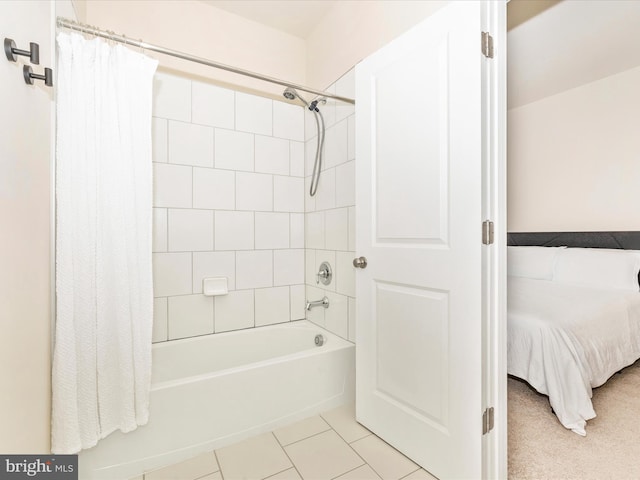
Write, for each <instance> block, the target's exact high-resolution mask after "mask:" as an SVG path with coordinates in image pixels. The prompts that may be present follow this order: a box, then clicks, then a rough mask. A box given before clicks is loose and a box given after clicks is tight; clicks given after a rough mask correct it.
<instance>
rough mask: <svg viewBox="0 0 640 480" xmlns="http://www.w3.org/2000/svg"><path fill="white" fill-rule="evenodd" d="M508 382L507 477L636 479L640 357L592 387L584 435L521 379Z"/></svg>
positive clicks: (639, 459) (639, 451) (638, 473)
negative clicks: (593, 414) (591, 409)
mask: <svg viewBox="0 0 640 480" xmlns="http://www.w3.org/2000/svg"><path fill="white" fill-rule="evenodd" d="M508 388H509V394H508V398H509V415H508V416H509V478H510V479H540V480H542V479H544V480H550V479H562V480H565V479H580V480H583V479H598V480H603V479H615V480H621V479H640V360H639V361H638V362H636V363H634V364H633V365H632V366H630V367H628V368H626V369H624V370H623V371H622V373H620V374H616V375H614V376H613V377H612V378H610V379H609V381H608V382H607V383H606V384H604V385H603V386H602V387H600V388H597V389H595V390H594V393H593V399H592V400H593V406H594V408H595V411H596V414H597V415H598V416H597V417H596V418H594V419H593V420H589V421H588V422H587V436H586V437H581V436H579V435H576V434H575V433H573V432H571V431H569V430H567V429H565V428H564V427H563V426H562V425H560V423H559V422H558V420H557V418H556V416H555V415H554V414H553V413H551V409H550V407H549V401H548V399H547V397H546V396H544V395H540V394H538V393H537V392H536V391H535V390H533V389H532V388H531V387H529V385H528V384H526V383H525V382H522V381H520V380H516V379H513V378H509V382H508Z"/></svg>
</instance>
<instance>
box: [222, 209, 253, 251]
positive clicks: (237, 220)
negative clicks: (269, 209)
mask: <svg viewBox="0 0 640 480" xmlns="http://www.w3.org/2000/svg"><path fill="white" fill-rule="evenodd" d="M215 222H216V226H215V249H216V250H218V251H220V250H253V248H254V242H253V240H254V228H253V227H254V225H253V222H254V220H253V212H226V211H216V212H215Z"/></svg>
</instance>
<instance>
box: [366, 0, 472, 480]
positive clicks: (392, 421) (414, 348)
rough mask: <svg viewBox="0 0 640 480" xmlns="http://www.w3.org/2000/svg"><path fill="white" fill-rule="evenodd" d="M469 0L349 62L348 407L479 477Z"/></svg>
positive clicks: (386, 433)
mask: <svg viewBox="0 0 640 480" xmlns="http://www.w3.org/2000/svg"><path fill="white" fill-rule="evenodd" d="M480 25H481V4H480V2H451V3H450V4H448V5H447V6H445V7H444V8H443V9H441V10H438V11H437V12H436V13H435V14H434V15H432V16H431V17H429V18H427V19H426V20H425V21H424V22H423V23H421V24H419V25H418V26H416V27H415V28H413V29H412V30H410V31H409V32H407V33H406V34H404V35H402V36H401V37H399V38H397V39H396V40H394V41H393V42H392V43H390V44H389V45H387V46H385V47H383V48H382V49H381V50H379V51H377V52H376V53H374V54H373V55H371V56H370V57H368V58H366V59H365V60H364V61H362V62H361V63H360V64H359V65H358V66H357V67H356V92H357V95H356V119H357V121H356V149H357V158H358V160H357V180H356V205H357V219H356V222H357V223H356V238H357V240H356V255H358V256H364V257H366V259H367V261H368V265H367V266H366V268H364V269H361V270H358V273H357V277H356V279H357V280H356V283H357V287H356V289H357V292H356V294H357V326H356V332H357V353H356V355H357V356H356V358H357V367H356V372H357V389H356V416H357V419H358V421H359V422H360V423H362V424H364V425H365V426H366V427H367V428H369V429H370V430H372V431H373V432H374V433H376V434H377V435H378V436H380V437H381V438H383V439H384V440H385V441H387V442H388V443H390V444H391V445H393V446H394V447H396V448H397V449H398V450H400V451H401V452H403V453H404V454H405V455H407V456H408V457H410V458H411V459H413V460H414V461H415V462H417V463H418V464H420V465H421V466H423V467H424V468H425V469H427V470H428V471H430V472H431V473H432V474H433V475H435V476H437V477H440V478H443V479H444V478H473V479H479V478H481V477H482V475H483V473H482V413H483V410H484V406H483V404H482V375H483V372H482V308H483V291H482V248H483V245H482V236H481V232H482V229H481V225H482V220H483V218H482V204H483V201H482V192H483V191H482V187H483V185H482V175H483V171H482V137H481V135H482V131H481V123H482V116H481V114H482V107H481V62H482V61H483V58H482V52H481V42H480V39H481V28H480Z"/></svg>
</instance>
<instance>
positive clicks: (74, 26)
mask: <svg viewBox="0 0 640 480" xmlns="http://www.w3.org/2000/svg"><path fill="white" fill-rule="evenodd" d="M57 25H58V27H65V28H69V29H71V30H75V31H78V32H82V33H87V34H90V35H95V36H96V37H102V38H106V39H108V40H112V41H114V42H118V43H124V44H125V45H131V46H133V47H138V48H142V49H143V50H150V51H152V52H157V53H162V54H163V55H169V56H170V57H176V58H181V59H182V60H187V61H189V62H194V63H200V64H202V65H207V66H209V67H214V68H219V69H220V70H226V71H228V72H233V73H237V74H240V75H244V76H247V77H251V78H257V79H258V80H264V81H265V82H270V83H275V84H278V85H282V86H283V87H289V88H294V89H296V90H300V91H302V92H307V93H313V94H314V95H319V96H322V97H327V98H333V99H334V100H339V101H341V102H345V103H351V104H355V103H356V102H355V100H354V99H352V98H348V97H341V96H340V95H334V94H332V93H328V92H323V91H322V90H316V89H313V88H310V87H305V86H304V85H297V84H295V83H290V82H285V81H284V80H280V79H278V78H274V77H269V76H267V75H262V74H260V73H255V72H251V71H249V70H243V69H242V68H237V67H232V66H231V65H225V64H224V63H218V62H214V61H212V60H207V59H206V58H202V57H196V56H194V55H189V54H187V53H182V52H178V51H177V50H171V49H169V48H165V47H160V46H158V45H153V44H150V43H146V42H143V41H142V40H134V39H132V38H129V37H126V36H124V35H117V34H115V33H113V32H108V31H104V30H100V29H99V28H96V27H92V26H91V25H85V24H83V23H78V22H75V21H73V20H69V19H68V18H63V17H58V18H57Z"/></svg>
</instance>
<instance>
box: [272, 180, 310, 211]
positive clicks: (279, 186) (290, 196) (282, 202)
mask: <svg viewBox="0 0 640 480" xmlns="http://www.w3.org/2000/svg"><path fill="white" fill-rule="evenodd" d="M273 209H274V210H275V211H277V212H304V179H303V178H297V177H282V176H279V175H278V176H275V177H273Z"/></svg>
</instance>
